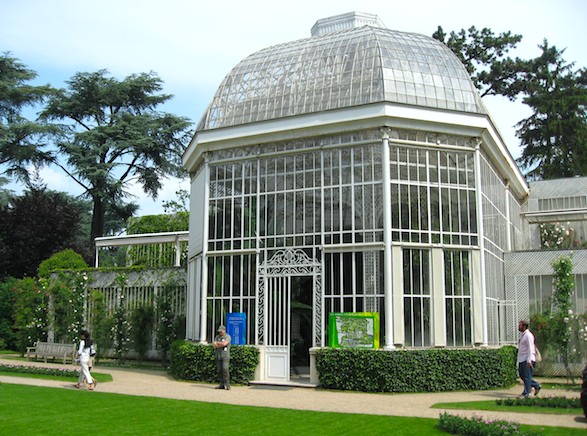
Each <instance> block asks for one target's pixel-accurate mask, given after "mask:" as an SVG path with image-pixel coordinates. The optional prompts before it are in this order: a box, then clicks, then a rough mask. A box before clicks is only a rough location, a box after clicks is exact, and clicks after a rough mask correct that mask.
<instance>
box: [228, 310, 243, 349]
mask: <svg viewBox="0 0 587 436" xmlns="http://www.w3.org/2000/svg"><path fill="white" fill-rule="evenodd" d="M246 329H247V314H246V313H244V312H231V313H227V314H226V332H227V333H228V334H229V335H230V338H231V339H232V345H246V344H247V335H246V332H247V330H246Z"/></svg>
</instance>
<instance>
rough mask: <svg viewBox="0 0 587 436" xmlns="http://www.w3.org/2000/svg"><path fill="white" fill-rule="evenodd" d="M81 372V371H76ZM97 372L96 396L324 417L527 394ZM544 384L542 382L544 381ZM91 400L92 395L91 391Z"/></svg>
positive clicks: (435, 412) (413, 410)
mask: <svg viewBox="0 0 587 436" xmlns="http://www.w3.org/2000/svg"><path fill="white" fill-rule="evenodd" d="M0 363H2V364H12V365H32V366H50V367H60V368H66V369H71V368H72V365H62V364H52V363H48V364H45V363H43V362H23V361H20V360H14V359H5V358H0ZM73 368H76V366H73ZM95 371H96V372H100V373H108V374H111V375H112V379H113V381H112V382H108V383H99V384H98V385H97V386H96V390H95V391H94V392H111V393H117V394H127V395H140V396H151V397H161V398H174V399H179V400H191V401H204V402H218V403H223V404H235V405H247V406H260V407H275V408H285V409H297V410H316V411H323V412H340V413H362V414H370V415H391V416H414V417H422V418H438V416H439V415H440V414H441V413H442V412H443V411H444V410H443V409H433V408H431V406H432V405H433V404H436V403H441V402H442V403H448V402H462V401H486V400H495V399H498V398H512V397H515V396H516V395H519V394H520V393H521V391H522V386H521V384H519V385H517V386H515V387H513V388H511V389H497V390H491V391H476V392H444V393H418V394H389V393H385V394H384V393H377V394H372V393H360V392H347V391H344V392H341V391H330V390H322V389H316V388H304V387H294V386H271V385H251V386H238V385H237V386H233V387H232V389H231V390H230V391H225V390H217V389H214V388H215V385H212V384H207V383H197V382H186V381H177V380H175V379H173V378H172V377H171V376H169V375H168V374H166V373H164V372H161V371H148V370H140V369H121V368H110V367H100V366H97V367H96V368H95ZM539 380H540V379H539ZM0 383H13V384H25V385H35V386H46V387H53V388H63V389H74V388H73V385H72V383H65V382H62V381H53V380H40V379H30V378H20V377H6V376H0ZM88 395H92V393H90V392H88ZM540 395H541V396H569V397H571V396H577V395H578V394H575V393H570V392H568V391H563V390H550V391H547V390H546V389H543V390H542V391H541V392H540ZM446 411H447V412H449V413H451V414H458V415H461V416H472V415H478V416H479V415H480V416H483V417H484V418H492V419H506V420H509V421H516V422H519V423H521V424H532V425H541V426H560V427H574V428H582V429H587V419H585V418H584V417H583V416H575V415H548V414H540V413H513V412H507V413H504V412H499V413H496V412H486V411H478V412H474V411H461V410H448V409H447V410H446Z"/></svg>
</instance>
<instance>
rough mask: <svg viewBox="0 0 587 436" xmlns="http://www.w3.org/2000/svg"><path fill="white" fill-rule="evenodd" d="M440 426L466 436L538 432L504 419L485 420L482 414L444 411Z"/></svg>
mask: <svg viewBox="0 0 587 436" xmlns="http://www.w3.org/2000/svg"><path fill="white" fill-rule="evenodd" d="M438 428H439V429H440V430H442V431H445V432H447V433H450V434H456V435H464V436H502V435H534V434H540V433H537V432H523V431H522V430H520V424H518V423H515V422H509V421H504V420H491V419H487V420H484V419H483V418H482V417H481V416H473V417H472V418H466V417H463V416H458V415H450V414H448V413H446V412H445V413H442V414H441V415H440V419H439V422H438Z"/></svg>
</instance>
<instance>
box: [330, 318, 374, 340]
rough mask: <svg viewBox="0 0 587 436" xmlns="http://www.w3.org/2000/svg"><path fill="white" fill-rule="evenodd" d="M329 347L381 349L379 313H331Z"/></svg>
mask: <svg viewBox="0 0 587 436" xmlns="http://www.w3.org/2000/svg"><path fill="white" fill-rule="evenodd" d="M328 346H329V347H333V348H344V347H355V348H357V347H360V348H376V349H377V348H379V313H376V312H345V313H331V314H330V316H329V318H328Z"/></svg>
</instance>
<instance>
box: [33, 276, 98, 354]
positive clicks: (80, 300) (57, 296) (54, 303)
mask: <svg viewBox="0 0 587 436" xmlns="http://www.w3.org/2000/svg"><path fill="white" fill-rule="evenodd" d="M39 281H40V283H41V284H42V285H43V286H44V287H45V288H46V289H47V292H48V293H49V295H50V319H51V324H52V327H53V332H54V335H55V341H56V342H63V343H67V342H77V341H78V340H79V332H80V330H81V329H82V326H83V321H84V319H83V314H84V301H85V295H86V294H87V282H88V275H87V273H86V272H73V273H63V272H60V273H57V274H56V275H54V276H53V277H52V278H51V279H50V281H48V280H47V279H44V278H42V279H40V280H39Z"/></svg>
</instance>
